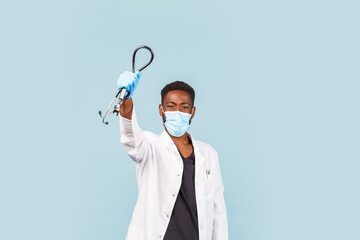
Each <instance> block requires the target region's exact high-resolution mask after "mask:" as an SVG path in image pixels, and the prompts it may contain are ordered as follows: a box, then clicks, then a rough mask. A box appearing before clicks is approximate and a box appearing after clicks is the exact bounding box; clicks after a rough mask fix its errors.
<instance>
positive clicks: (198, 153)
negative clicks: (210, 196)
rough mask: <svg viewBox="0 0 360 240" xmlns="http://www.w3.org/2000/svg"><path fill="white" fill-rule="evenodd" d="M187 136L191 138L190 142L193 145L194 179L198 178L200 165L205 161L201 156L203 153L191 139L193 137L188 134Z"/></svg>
mask: <svg viewBox="0 0 360 240" xmlns="http://www.w3.org/2000/svg"><path fill="white" fill-rule="evenodd" d="M188 135H189V136H190V138H191V142H192V144H193V147H194V154H195V178H197V177H198V176H199V173H200V172H199V171H200V169H201V165H202V164H203V163H204V161H205V159H204V156H203V151H202V149H200V148H199V146H198V145H197V143H196V142H197V141H196V140H195V139H194V138H193V136H192V135H191V134H190V133H188Z"/></svg>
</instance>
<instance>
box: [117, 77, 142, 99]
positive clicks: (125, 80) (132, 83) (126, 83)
mask: <svg viewBox="0 0 360 240" xmlns="http://www.w3.org/2000/svg"><path fill="white" fill-rule="evenodd" d="M140 76H141V73H140V72H139V71H136V72H135V73H133V72H129V71H125V72H123V73H122V74H120V77H119V78H118V81H117V88H118V89H121V88H125V89H126V91H127V92H128V93H127V94H126V95H125V99H129V98H132V96H133V94H134V91H135V89H136V87H137V85H138V83H139V80H140Z"/></svg>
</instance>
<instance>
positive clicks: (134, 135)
mask: <svg viewBox="0 0 360 240" xmlns="http://www.w3.org/2000/svg"><path fill="white" fill-rule="evenodd" d="M131 114H132V115H131V119H127V118H124V117H123V116H121V115H120V114H119V121H120V134H121V137H120V142H121V143H122V145H123V146H124V148H125V150H126V152H127V154H128V155H129V157H130V158H131V159H132V160H133V161H134V162H135V163H138V164H140V163H141V164H143V163H145V161H146V159H147V156H148V155H149V154H150V149H151V146H150V141H149V139H148V137H146V134H145V132H144V131H143V130H142V129H141V128H140V127H139V125H138V122H137V118H136V112H135V106H133V109H132V113H131Z"/></svg>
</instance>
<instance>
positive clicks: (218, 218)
mask: <svg viewBox="0 0 360 240" xmlns="http://www.w3.org/2000/svg"><path fill="white" fill-rule="evenodd" d="M215 166H216V173H215V176H214V177H215V185H216V186H215V201H214V221H213V233H212V240H228V221H227V212H226V206H225V199H224V185H223V182H222V177H221V172H220V164H219V159H218V154H217V153H216V165H215Z"/></svg>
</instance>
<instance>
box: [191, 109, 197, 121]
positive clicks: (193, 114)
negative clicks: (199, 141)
mask: <svg viewBox="0 0 360 240" xmlns="http://www.w3.org/2000/svg"><path fill="white" fill-rule="evenodd" d="M195 112H196V107H195V106H194V108H193V113H192V114H191V119H193V117H194V116H195Z"/></svg>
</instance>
